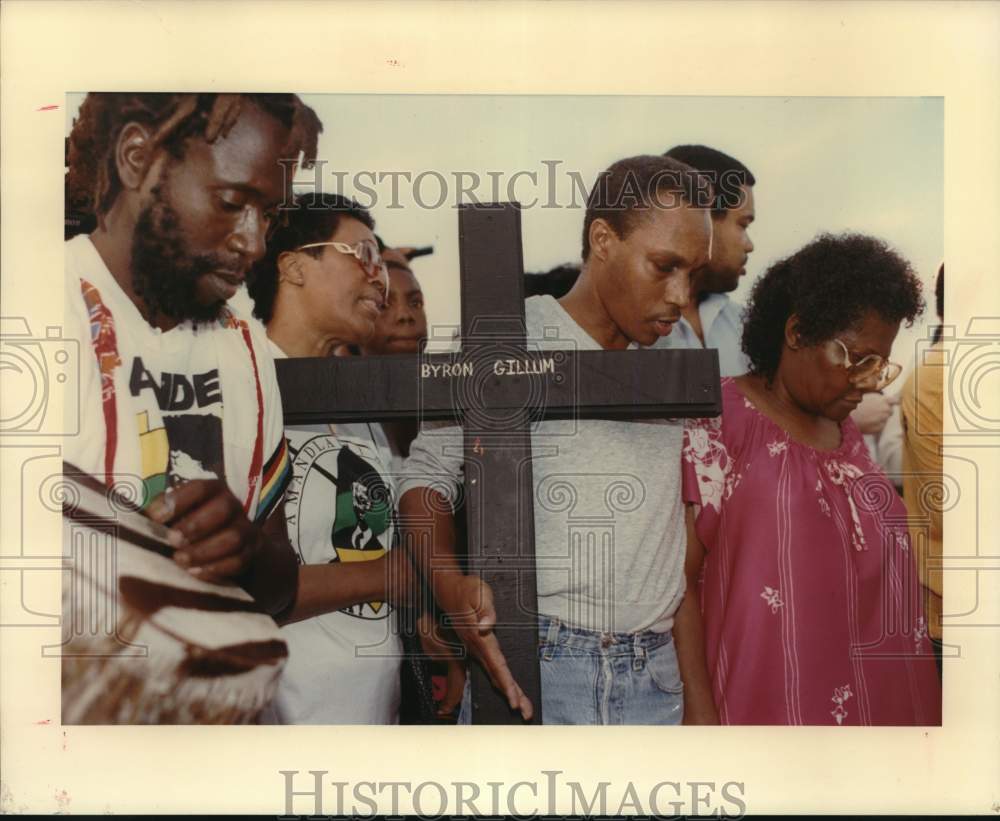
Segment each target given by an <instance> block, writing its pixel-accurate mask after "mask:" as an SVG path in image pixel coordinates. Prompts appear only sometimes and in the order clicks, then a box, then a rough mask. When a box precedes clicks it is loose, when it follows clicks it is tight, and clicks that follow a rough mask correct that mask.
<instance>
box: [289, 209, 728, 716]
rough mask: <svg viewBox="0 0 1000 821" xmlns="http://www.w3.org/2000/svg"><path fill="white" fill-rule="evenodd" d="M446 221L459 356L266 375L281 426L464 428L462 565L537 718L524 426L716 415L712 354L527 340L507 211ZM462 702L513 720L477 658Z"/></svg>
mask: <svg viewBox="0 0 1000 821" xmlns="http://www.w3.org/2000/svg"><path fill="white" fill-rule="evenodd" d="M458 222H459V251H460V255H461V305H462V349H461V352H459V353H449V354H432V355H428V354H422V355H419V356H409V355H405V354H401V355H388V356H364V357H344V358H327V359H312V358H309V359H281V360H278V361H277V369H278V383H279V385H280V387H281V395H282V403H283V405H284V413H285V422H286V423H287V424H289V425H295V424H312V423H316V422H356V421H367V422H382V421H391V420H395V419H414V418H418V419H420V420H421V421H425V420H440V419H444V420H454V421H456V422H463V423H464V441H465V452H464V458H465V500H466V517H467V529H468V548H469V562H470V570H471V571H474V572H478V573H479V574H480V575H481V576H482V578H483V579H485V580H486V581H487V582H488V583H489V584H490V586H491V587H492V588H493V594H494V602H495V605H496V611H497V627H496V633H497V637H498V638H499V640H500V644H501V647H502V648H503V650H504V654H505V655H506V657H507V661H508V664H509V665H510V669H511V672H512V673H513V675H514V678H515V679H516V680H517V682H518V683H519V684H520V685H521V687H522V689H523V690H524V692H525V694H526V695H527V696H528V697H529V698H530V699H531V701H532V703H533V704H534V705H535V717H534V719H533V723H540V722H541V720H542V716H541V706H542V700H541V692H540V683H539V668H538V654H537V639H538V632H537V631H538V628H537V614H538V608H537V599H536V587H535V540H534V504H533V502H534V499H533V496H534V485H533V482H532V473H531V437H530V425H531V423H532V422H533V421H537V420H539V419H568V418H575V419H635V418H653V417H681V416H717V415H718V414H719V413H721V410H722V404H721V402H722V400H721V392H720V386H719V359H718V354H717V353H716V351H714V350H712V349H701V350H669V349H668V350H645V351H641V352H640V351H635V350H632V351H607V350H602V351H573V350H560V351H553V350H545V351H539V350H531V349H529V346H528V344H527V342H528V340H526V339H525V336H526V330H525V320H524V267H523V263H522V259H521V218H520V207H519V206H518V205H517V204H515V203H499V204H489V205H486V204H479V205H465V206H461V207H460V209H459V220H458ZM570 446H572V445H570ZM595 456H596V454H595ZM472 701H473V722H474V723H476V724H520V723H522V719H521V717H520V716H519V715H518V714H516V713H513V712H512V711H511V710H510V708H509V707H508V705H507V702H506V700H505V699H504V697H503V696H502V695H501V694H499V693H497V692H495V691H494V690H493V688H492V687H491V685H490V683H489V680H488V678H487V677H486V674H485V672H483V671H482V670H481V669H480V668H479V666H478V665H472Z"/></svg>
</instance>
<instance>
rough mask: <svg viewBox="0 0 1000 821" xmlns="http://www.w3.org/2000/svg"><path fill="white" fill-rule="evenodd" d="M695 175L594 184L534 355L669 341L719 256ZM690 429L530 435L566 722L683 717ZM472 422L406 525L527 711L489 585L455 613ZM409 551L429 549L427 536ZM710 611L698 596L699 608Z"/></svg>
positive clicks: (427, 453) (568, 429) (538, 319)
mask: <svg viewBox="0 0 1000 821" xmlns="http://www.w3.org/2000/svg"><path fill="white" fill-rule="evenodd" d="M697 194H698V191H697V188H696V181H695V179H694V176H693V174H692V173H691V171H690V169H689V168H688V167H687V166H684V165H682V164H680V163H678V162H676V161H674V160H671V159H669V158H664V157H652V156H640V157H632V158H629V159H627V160H621V161H619V162H617V163H615V164H614V165H612V166H611V167H610V168H609V169H608V170H606V171H604V172H603V173H602V174H601V175H600V177H599V178H598V181H597V183H596V184H595V186H594V189H593V190H592V191H591V194H590V197H589V198H588V203H587V212H586V217H585V221H584V232H583V268H582V271H581V274H580V277H579V279H578V280H577V282H576V284H575V285H574V287H573V288H572V290H571V291H570V292H569V293H567V294H566V295H565V296H564V297H562V298H561V299H559V300H556V299H554V298H552V297H550V296H540V297H533V298H531V299H529V300H527V302H526V303H525V318H526V323H527V339H528V344H529V346H535V347H537V348H539V349H546V348H547V349H559V348H563V349H566V348H576V349H581V350H588V349H589V350H600V349H602V348H603V349H608V350H612V349H625V348H636V347H638V346H639V345H643V346H649V345H651V344H653V343H654V342H655V341H656V340H657V339H658V338H660V337H662V336H665V335H667V334H669V333H670V331H671V329H672V327H673V325H674V323H676V322H677V321H678V320H679V318H680V315H681V309H682V307H683V306H684V305H685V304H686V303H687V300H688V292H689V275H690V272H691V270H692V269H694V268H697V267H698V266H699V265H703V264H704V263H705V261H706V259H707V256H708V251H709V240H710V236H711V223H710V220H709V215H708V211H707V210H706V209H705V208H698V207H696V206H695V205H693V204H692V203H695V202H696V195H697ZM681 439H682V426H681V425H680V424H679V423H677V422H668V421H655V422H639V421H636V422H624V421H605V420H562V421H546V422H541V423H538V424H537V425H535V426H534V428H533V430H532V434H531V441H532V454H533V462H532V468H533V478H534V492H535V497H534V498H535V552H536V561H537V583H538V607H539V613H540V618H539V642H540V650H539V652H540V658H541V670H542V702H543V710H542V713H543V718H544V720H545V722H546V723H555V724H570V723H571V724H638V723H649V724H660V723H679V721H680V719H681V716H682V699H681V692H682V689H683V687H682V683H681V679H680V675H679V672H678V665H677V656H676V653H675V650H674V646H673V642H672V641H671V631H672V628H673V629H674V630H676V631H677V632H683V628H684V627H685V626H686V624H687V621H686V620H685V619H683V618H682V619H681V620H680V621H677V620H676V616H677V614H678V609H679V608H680V606H681V603H682V601H685V603H686V602H687V600H686V599H685V576H684V554H685V548H686V535H685V534H686V531H685V525H684V513H683V506H682V504H681V490H680V484H681V482H680V451H681ZM461 454H462V432H461V429H460V428H459V427H456V426H454V425H452V426H439V425H435V426H425V428H424V429H423V430H422V431H421V433H420V435H419V436H418V437H417V439H416V441H414V443H413V445H412V446H411V448H410V457H409V459H408V460H407V462H406V464H405V467H404V476H403V478H402V480H401V483H400V488H399V492H400V503H399V506H400V513H401V516H402V519H403V526H404V528H406V527H410V528H411V529H416V528H417V527H418V526H417V525H416V524H413V523H415V522H424V523H428V522H429V523H431V524H429V525H428V524H425V525H424V526H425V527H430V528H432V533H433V536H434V538H433V539H432V540H431V541H432V542H433V553H434V555H433V556H422V557H420V558H421V561H422V564H423V568H424V572H425V573H427V571H428V570H429V569H430V567H432V568H433V573H432V574H430V576H429V579H430V583H431V587H432V589H433V591H434V594H435V598H436V599H437V601H438V603H439V604H440V605H441V606H442V608H443V609H444V610H445V611H446V612H449V613H451V614H452V615H453V616H455V617H458V621H459V623H460V626H459V627H458V628H457V630H458V632H459V634H460V636H461V638H462V639H463V641H464V642H465V644H466V645H467V646H468V647H469V648H470V650H472V652H473V653H474V654H475V655H476V656H478V658H479V660H480V661H481V662H482V663H483V664H484V666H485V668H486V670H487V672H488V673H489V674H490V676H491V678H492V680H493V683H494V684H495V685H496V686H498V687H499V688H500V689H501V690H502V691H503V692H505V694H506V695H507V697H508V700H509V702H510V704H511V706H512V707H514V708H520V709H521V711H522V713H523V714H528V713H530V710H531V705H530V704H528V703H527V699H526V698H525V697H524V695H523V693H522V692H521V691H520V689H519V688H518V686H517V684H516V683H515V682H514V681H513V679H512V677H511V676H510V672H509V670H508V669H507V667H506V664H505V663H504V661H503V656H502V654H501V652H500V649H499V646H498V643H497V641H496V637H495V635H494V634H493V633H492V631H491V630H490V629H489V628H490V627H491V626H492V621H493V619H494V618H495V614H494V613H493V610H492V604H491V600H490V598H489V596H490V594H489V590H488V588H486V589H485V601H484V603H483V606H482V607H480V608H479V610H478V611H477V612H476V613H470V612H468V611H463V610H462V608H461V607H460V606H458V605H457V604H455V603H456V602H458V601H460V600H461V595H460V594H462V593H465V597H464V598H465V600H466V601H467V600H468V595H467V589H468V587H469V586H470V585H476V584H479V581H478V579H470V578H469V577H466V576H463V575H462V573H461V571H460V570H459V568H458V564H457V562H456V561H455V558H454V539H453V534H454V529H453V523H452V521H451V516H450V514H448V513H447V512H444V511H448V510H450V509H452V508H451V506H452V505H453V503H454V502H455V500H456V497H457V495H458V493H459V487H460V483H461V481H462V477H461V471H462V455H461ZM413 535H414V537H415V538H413V539H410V540H409V542H410V543H411V544H414V543H419V534H416V533H414V534H413ZM692 602H693V604H694V609H695V610H697V602H696V601H693V599H692Z"/></svg>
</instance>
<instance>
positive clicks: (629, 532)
mask: <svg viewBox="0 0 1000 821" xmlns="http://www.w3.org/2000/svg"><path fill="white" fill-rule="evenodd" d="M525 318H526V324H527V332H528V345H529V348H533V349H537V350H559V349H564V350H565V349H576V350H600V345H598V344H597V342H596V341H595V340H594V339H593V338H592V337H590V336H589V335H588V334H587V332H586V331H584V330H583V328H581V327H580V326H579V325H577V323H576V322H575V321H574V320H573V319H572V318H571V317H570V315H569V314H568V313H566V311H565V310H564V309H563V308H562V306H561V305H560V304H559V303H558V302H557V301H556V300H555V299H554V298H553V297H551V296H536V297H532V298H530V299H528V300H527V301H526V302H525ZM633 347H634V346H633ZM682 436H683V424H682V422H681V421H680V420H648V421H634V422H623V421H622V422H619V421H605V420H575V419H568V420H553V421H545V422H538V423H536V424H535V425H534V426H533V427H532V433H531V447H532V454H533V460H532V473H533V478H534V491H535V495H534V506H535V553H536V561H537V573H538V575H537V582H538V608H539V611H540V612H541V613H543V614H544V615H547V616H551V617H555V618H558V619H560V620H561V621H564V622H566V623H568V624H570V625H574V626H577V627H582V628H584V629H587V630H595V631H602V632H603V631H607V632H627V633H632V632H637V631H640V630H655V631H660V632H661V631H665V630H669V629H670V628H671V626H672V625H673V616H674V613H675V612H676V610H677V608H678V607H679V606H680V603H681V599H682V597H683V595H684V588H685V579H684V552H685V546H686V532H685V527H684V511H683V505H682V502H681V470H680V467H681V463H680V459H681V455H680V454H681V441H682ZM462 462H463V460H462V430H461V428H460V427H458V426H456V425H452V424H445V425H434V424H425V425H424V426H423V428H422V429H421V432H420V434H419V435H418V437H417V439H416V440H415V441H414V442H413V445H412V446H411V447H410V457H409V458H408V459H407V460H406V462H405V464H404V467H403V476H402V478H401V481H400V486H399V493H400V495H402V494H403V493H405V492H406V491H408V490H410V489H412V488H417V487H433V488H435V489H436V490H439V491H440V492H442V493H443V494H445V495H446V496H447V497H448V498H449V500H450V501H452V502H454V501H455V499H456V498H457V497H458V495H459V493H460V485H461V482H462Z"/></svg>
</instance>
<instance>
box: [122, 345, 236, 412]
mask: <svg viewBox="0 0 1000 821" xmlns="http://www.w3.org/2000/svg"><path fill="white" fill-rule="evenodd" d="M147 389H148V390H152V391H153V393H154V394H155V395H156V403H157V405H158V406H159V408H160V410H164V411H184V410H190V409H191V408H192V407H194V406H195V404H197V406H198V407H199V408H204V407H207V406H208V405H215V404H217V403H219V402H221V401H222V391H221V390H220V388H219V370H218V368H213V369H212V370H210V371H206V372H205V373H196V374H193V375H189V374H183V373H168V372H166V371H164V372H163V373H162V374H160V379H159V381H157V379H156V378H155V377H154V376H153V374H151V373H150V372H149V371H148V370H146V366H145V365H144V364H143V361H142V358H141V357H138V356H137V357H136V358H135V359H134V360H132V373H131V376H130V377H129V390H130V391H131V393H132V396H138V395H139V394H140V393H141V392H142V391H143V390H147Z"/></svg>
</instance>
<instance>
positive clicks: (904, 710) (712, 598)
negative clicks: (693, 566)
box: [683, 379, 941, 725]
mask: <svg viewBox="0 0 1000 821" xmlns="http://www.w3.org/2000/svg"><path fill="white" fill-rule="evenodd" d="M722 397H723V412H722V416H721V417H717V418H714V419H692V420H689V421H688V423H687V425H686V430H685V435H684V450H683V475H684V498H685V501H687V502H692V503H695V504H696V505H699V506H700V509H698V512H697V518H696V531H697V533H698V537H699V539H700V540H701V542H702V544H703V545H704V546H705V548H706V551H707V553H706V556H705V565H704V575H703V577H702V591H701V592H702V612H703V614H704V622H705V645H706V655H707V659H708V670H709V674H710V676H711V679H712V687H713V691H714V696H715V703H716V705H717V707H718V709H719V716H720V718H721V720H722V723H724V724H819V725H826V724H828V725H847V724H860V725H873V724H877V725H936V724H940V723H941V688H940V685H939V682H938V677H937V672H936V668H935V665H934V657H933V652H932V648H931V645H930V641H929V639H928V636H927V623H926V621H925V619H924V614H923V611H922V599H921V597H920V595H919V587H918V584H917V576H916V568H915V566H914V556H913V551H911V549H910V543H909V534H908V532H907V522H906V509H905V508H904V507H903V503H902V500H901V499H900V498H899V496H898V495H897V494H896V492H895V490H894V489H893V487H892V485H891V484H890V483H889V481H888V479H887V478H886V476H885V474H884V473H883V472H882V470H881V468H879V467H878V466H877V465H876V464H875V463H874V462H872V460H871V458H870V457H869V455H868V451H867V449H866V447H865V445H864V442H863V440H862V438H861V433H860V432H859V431H858V429H857V426H855V424H854V423H853V422H852V421H850V420H849V419H848V420H847V421H845V422H844V423H843V424H842V425H841V433H842V437H841V439H842V441H841V444H840V447H838V448H837V449H836V450H832V451H819V450H815V449H814V448H811V447H808V446H807V445H803V444H800V443H798V442H795V441H793V440H792V439H791V438H790V437H789V435H788V434H787V433H786V432H785V431H784V430H783V429H781V428H780V427H778V426H777V425H776V424H775V423H774V422H772V421H771V420H770V419H768V418H767V417H766V416H764V415H763V414H762V413H760V411H758V410H757V409H756V408H755V407H754V405H753V404H751V402H750V401H749V400H748V399H747V398H746V397H745V396H744V395H743V393H742V391H740V389H739V388H738V387H737V385H736V383H735V381H734V380H732V379H723V380H722Z"/></svg>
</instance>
